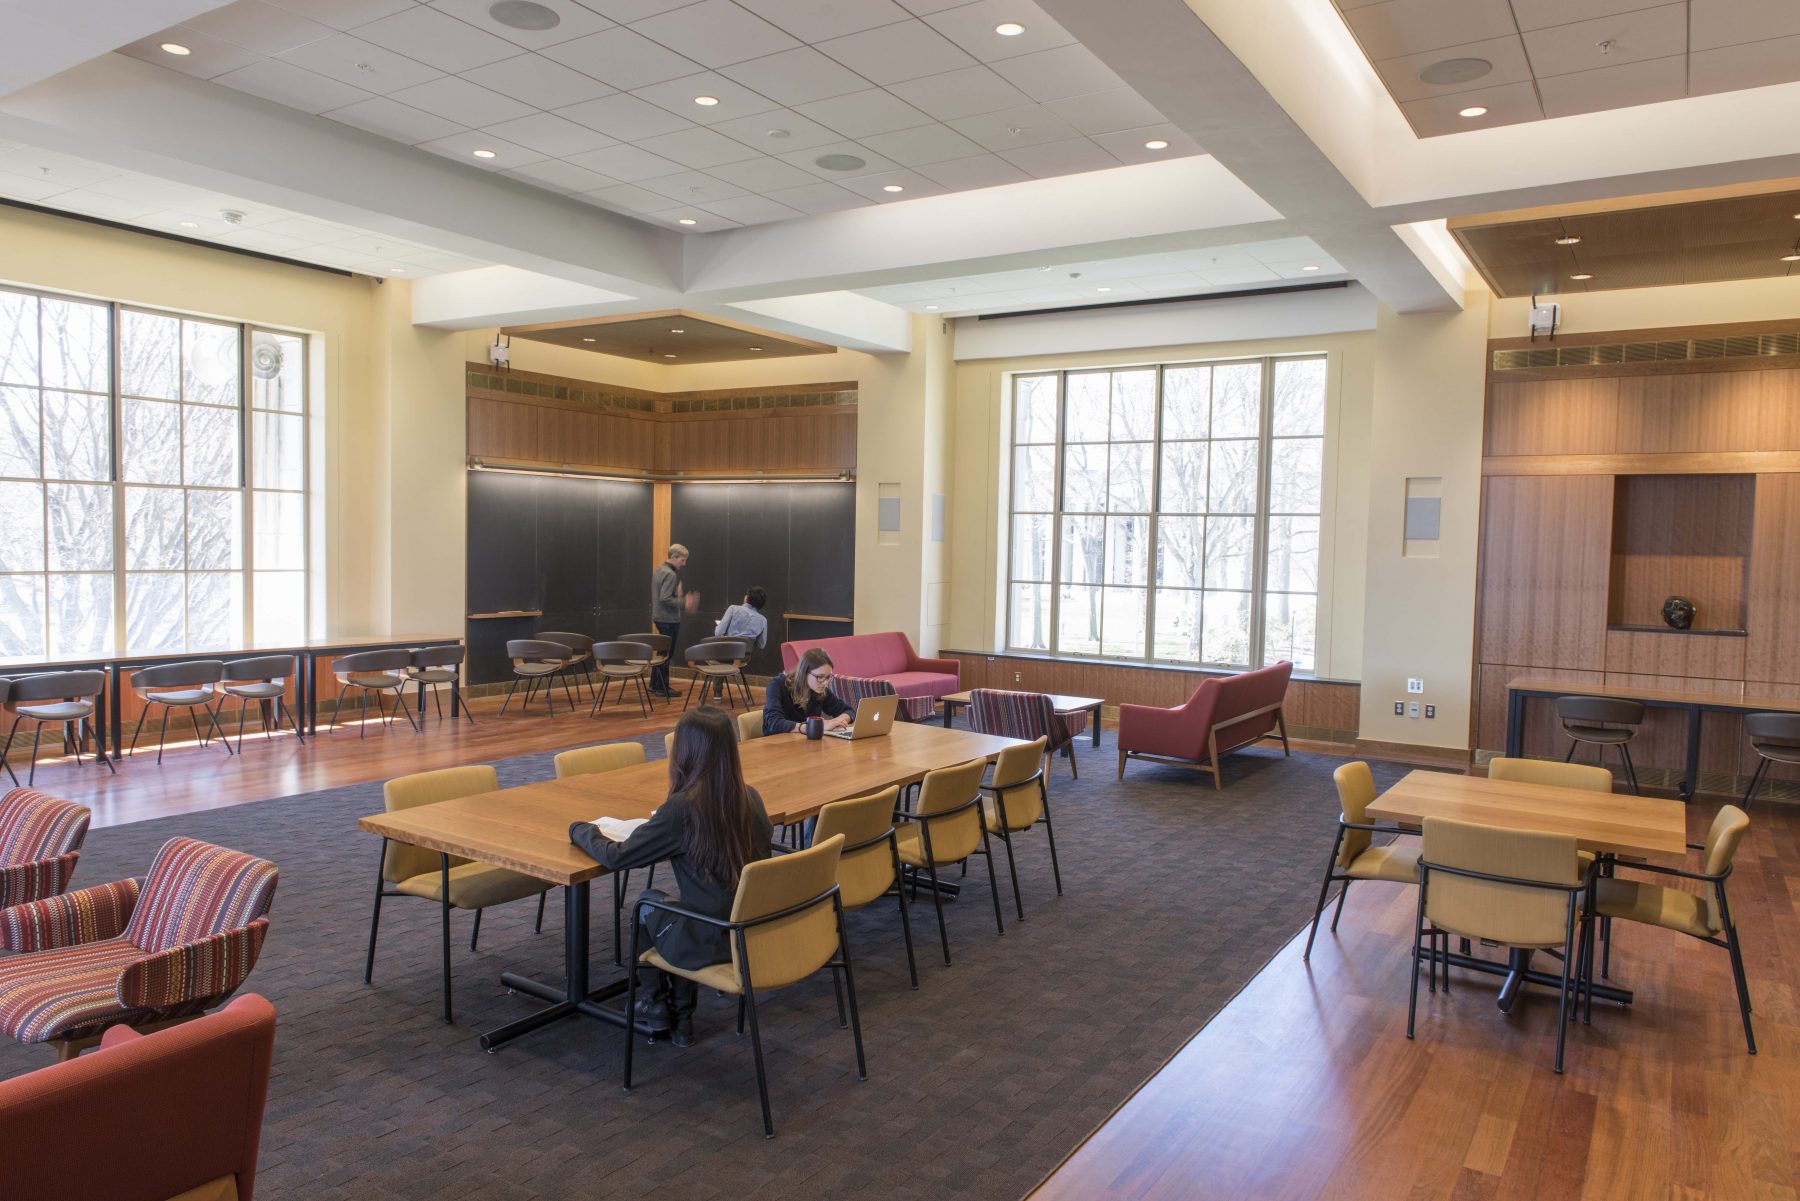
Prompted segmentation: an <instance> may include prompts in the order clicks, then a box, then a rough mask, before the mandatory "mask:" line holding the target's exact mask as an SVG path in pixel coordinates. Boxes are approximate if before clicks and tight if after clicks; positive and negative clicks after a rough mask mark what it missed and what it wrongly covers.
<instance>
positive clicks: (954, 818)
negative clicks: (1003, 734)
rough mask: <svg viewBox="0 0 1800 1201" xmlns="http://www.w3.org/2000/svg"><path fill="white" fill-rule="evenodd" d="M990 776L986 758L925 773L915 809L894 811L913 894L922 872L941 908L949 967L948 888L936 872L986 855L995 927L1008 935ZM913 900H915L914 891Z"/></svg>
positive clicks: (940, 927) (942, 936)
mask: <svg viewBox="0 0 1800 1201" xmlns="http://www.w3.org/2000/svg"><path fill="white" fill-rule="evenodd" d="M986 774H987V760H985V759H971V760H969V761H968V762H967V763H959V764H957V765H956V766H955V767H942V768H939V769H938V770H937V771H930V772H926V773H925V779H924V782H923V783H922V784H921V785H920V786H919V796H918V800H917V802H916V804H915V807H914V808H912V809H896V810H895V811H894V816H895V817H896V818H899V819H900V820H901V821H902V822H903V823H904V824H902V825H901V826H900V827H899V828H898V831H897V834H896V837H897V838H898V839H899V843H900V862H901V863H902V864H904V865H905V867H906V868H907V871H908V879H909V881H910V883H911V886H912V887H913V888H914V889H915V890H916V889H917V888H918V887H919V873H920V872H925V873H926V874H927V875H928V876H929V877H930V880H931V903H932V904H933V905H934V906H936V908H937V921H938V939H939V941H941V942H942V943H943V944H944V964H945V966H948V965H949V963H950V932H949V930H948V929H947V928H946V927H945V925H944V894H943V889H944V886H943V885H942V884H940V883H939V882H938V868H940V867H948V866H950V865H951V864H954V863H961V862H963V861H964V860H966V859H968V857H969V856H970V855H975V854H980V855H986V856H987V862H988V887H989V889H990V890H991V891H992V892H993V894H994V928H995V929H996V930H998V931H999V932H1000V933H1001V934H1005V933H1006V927H1005V925H1003V924H1002V923H1001V920H1000V882H999V880H998V879H996V878H995V876H994V856H993V853H992V851H991V850H990V848H989V846H988V827H987V819H986V816H985V814H984V813H983V812H982V806H981V778H982V776H984V775H986ZM914 897H915V899H916V898H917V893H916V892H915V893H914Z"/></svg>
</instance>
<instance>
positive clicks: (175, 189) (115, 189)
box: [85, 172, 213, 209]
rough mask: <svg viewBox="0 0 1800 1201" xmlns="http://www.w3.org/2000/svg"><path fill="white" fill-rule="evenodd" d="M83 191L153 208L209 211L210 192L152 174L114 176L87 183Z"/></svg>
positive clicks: (130, 173) (210, 203) (211, 195)
mask: <svg viewBox="0 0 1800 1201" xmlns="http://www.w3.org/2000/svg"><path fill="white" fill-rule="evenodd" d="M85 190H86V191H89V192H98V193H100V194H101V195H102V196H117V197H118V198H120V199H121V200H143V201H148V202H149V204H150V206H151V207H152V208H169V209H173V208H211V207H212V197H213V193H211V192H209V191H207V190H206V189H205V188H196V187H192V186H190V185H188V184H184V183H176V182H174V181H173V180H168V179H158V178H156V177H155V176H154V175H138V174H136V173H135V172H128V173H126V174H124V175H115V176H113V178H111V179H97V180H95V181H94V182H93V183H90V184H87V185H86V188H85Z"/></svg>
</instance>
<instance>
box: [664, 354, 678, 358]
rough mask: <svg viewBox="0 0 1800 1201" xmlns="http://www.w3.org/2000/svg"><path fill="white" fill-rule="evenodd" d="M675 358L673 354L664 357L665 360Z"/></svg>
mask: <svg viewBox="0 0 1800 1201" xmlns="http://www.w3.org/2000/svg"><path fill="white" fill-rule="evenodd" d="M674 357H675V356H674V355H672V354H666V355H664V356H663V358H665V359H672V358H674Z"/></svg>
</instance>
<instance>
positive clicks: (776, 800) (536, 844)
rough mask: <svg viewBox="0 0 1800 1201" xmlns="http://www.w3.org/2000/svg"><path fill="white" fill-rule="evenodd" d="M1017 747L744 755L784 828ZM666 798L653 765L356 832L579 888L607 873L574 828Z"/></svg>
mask: <svg viewBox="0 0 1800 1201" xmlns="http://www.w3.org/2000/svg"><path fill="white" fill-rule="evenodd" d="M1017 741H1018V740H1017V739H1013V738H1000V737H997V736H995V735H991V734H976V733H972V732H970V731H967V730H944V729H940V728H938V727H935V726H918V725H911V724H907V723H901V724H897V725H896V726H895V727H894V729H893V732H892V733H890V734H888V735H887V736H885V737H882V738H865V739H863V740H861V741H860V742H851V741H848V740H845V739H842V738H821V739H818V740H817V741H809V740H808V739H806V738H803V737H801V736H800V735H797V734H777V735H771V736H770V737H767V738H756V739H752V740H751V741H749V742H746V743H743V744H741V745H740V746H739V748H738V753H739V756H740V757H741V759H742V761H743V765H744V778H745V780H746V781H748V783H749V784H750V786H751V787H753V788H755V789H756V790H757V792H758V793H760V794H761V795H762V798H763V807H764V808H765V809H766V810H767V811H768V814H769V819H770V820H771V821H773V822H775V823H777V824H783V823H788V822H795V821H799V820H801V819H802V818H806V817H810V816H812V815H813V814H815V813H817V812H818V811H819V810H820V809H821V808H823V807H824V806H826V805H828V804H830V803H831V802H832V801H841V800H843V799H845V798H846V797H853V796H862V795H864V794H865V793H870V792H875V791H878V790H880V789H883V788H886V787H888V786H889V785H890V784H909V783H912V782H913V781H915V780H918V779H921V778H922V777H923V776H924V775H925V773H926V772H928V771H934V770H936V769H937V768H940V767H951V766H954V765H955V764H958V763H964V762H967V761H968V760H970V759H990V760H991V759H993V758H994V757H996V756H997V755H999V754H1000V752H1001V751H1003V750H1005V749H1006V748H1007V747H1009V746H1013V745H1015V744H1016V743H1017ZM668 794H669V766H668V761H667V760H666V759H653V760H650V761H649V762H647V763H644V764H641V765H637V766H633V767H628V768H623V769H621V770H619V771H613V772H605V773H602V774H600V775H591V776H574V777H571V778H569V779H566V780H543V781H540V782H538V783H536V784H525V785H521V786H520V787H517V788H503V789H501V790H500V791H499V792H488V793H482V794H479V795H477V796H470V797H459V798H458V799H456V800H453V801H440V802H438V803H437V804H435V805H421V806H419V807H418V808H416V809H408V810H405V811H404V812H400V813H376V814H371V815H370V816H368V817H364V818H360V819H358V821H357V825H359V826H361V827H362V828H363V829H364V830H367V831H369V832H370V833H372V834H380V835H382V836H383V837H385V838H392V839H395V840H396V841H399V842H404V843H408V844H410V845H412V846H419V847H424V848H426V849H427V850H432V851H444V852H447V853H449V854H452V855H458V856H461V857H462V858H465V859H475V860H479V861H480V862H482V863H490V864H493V865H495V866H497V867H504V868H509V869H511V870H513V871H516V872H523V873H524V874H525V875H528V876H536V877H537V878H538V879H540V880H550V881H552V882H554V883H557V884H576V883H580V882H581V881H583V880H591V879H593V878H594V877H595V876H598V875H600V874H601V871H602V869H601V868H600V866H599V865H598V864H596V863H595V862H594V861H593V860H592V859H589V858H588V857H587V855H585V854H583V853H582V851H581V850H580V849H579V848H577V847H576V846H574V845H573V844H572V843H570V842H569V826H570V825H571V824H573V823H574V822H578V821H593V820H594V819H596V818H599V817H618V818H635V817H648V816H649V815H650V813H651V811H652V810H654V809H655V808H656V807H657V806H658V805H660V804H662V803H663V800H664V799H665V798H666V797H667V796H668Z"/></svg>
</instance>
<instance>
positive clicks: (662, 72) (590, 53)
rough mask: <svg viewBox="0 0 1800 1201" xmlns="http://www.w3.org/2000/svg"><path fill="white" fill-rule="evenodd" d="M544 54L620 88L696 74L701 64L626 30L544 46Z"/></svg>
mask: <svg viewBox="0 0 1800 1201" xmlns="http://www.w3.org/2000/svg"><path fill="white" fill-rule="evenodd" d="M543 54H544V56H545V57H546V58H550V59H553V60H555V61H556V62H559V63H561V64H563V65H564V66H565V67H573V68H575V69H576V70H577V71H580V72H581V73H582V74H583V75H592V76H593V77H594V78H595V79H598V80H599V81H600V82H601V83H606V84H611V85H612V86H613V87H615V88H618V89H620V90H621V91H627V92H629V91H630V90H632V89H633V88H646V87H649V86H650V85H651V84H653V83H661V82H662V81H663V80H665V79H679V78H681V77H682V76H683V75H695V74H698V73H699V71H700V64H698V63H696V62H694V61H693V60H692V59H687V58H683V57H682V56H681V55H679V54H676V53H675V52H674V51H673V50H668V49H665V48H664V47H662V46H659V45H657V44H656V43H655V42H653V41H651V40H650V39H649V38H646V37H643V36H641V35H639V34H636V33H633V32H632V31H631V30H629V29H608V30H606V31H605V32H603V33H590V34H589V35H588V36H586V37H584V38H576V39H575V40H574V41H572V42H564V43H562V45H560V46H550V47H547V48H546V49H545V50H544V51H543Z"/></svg>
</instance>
